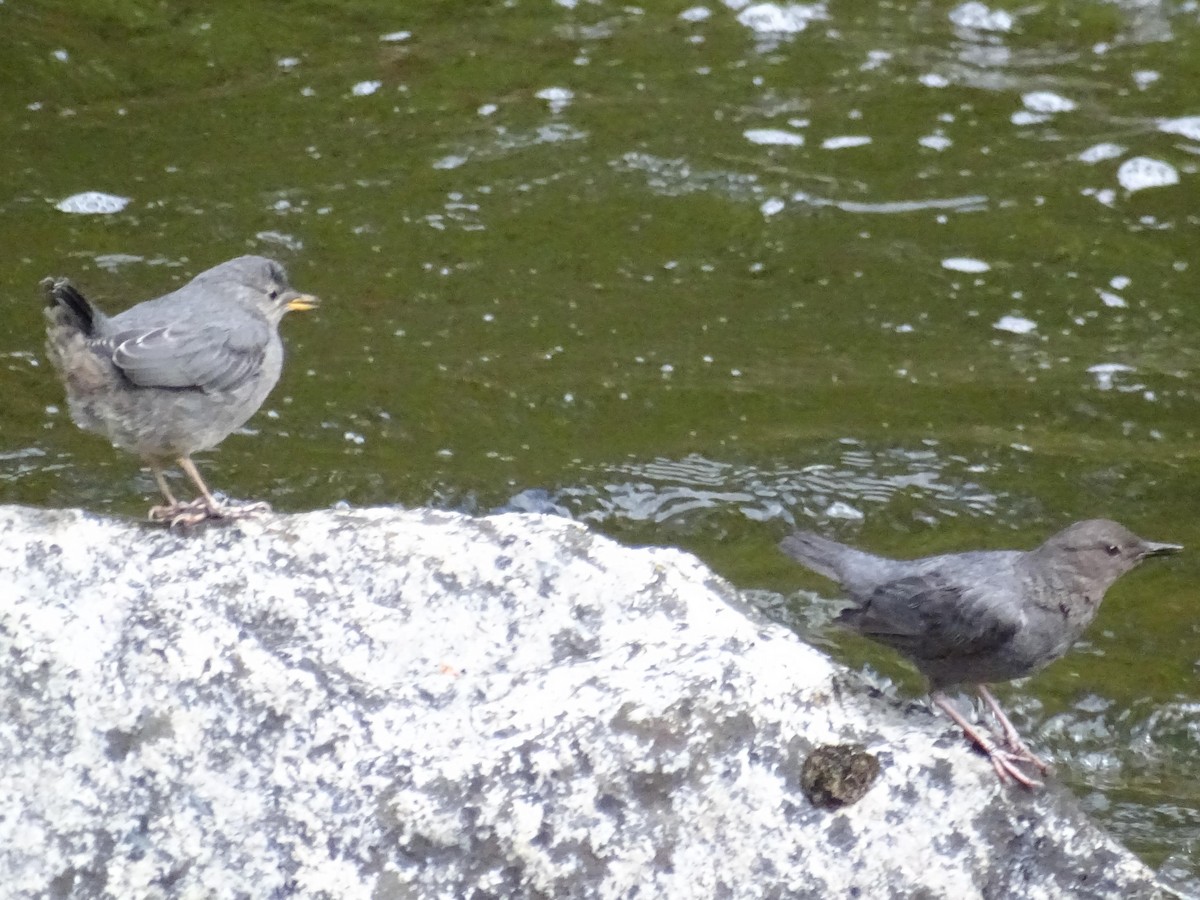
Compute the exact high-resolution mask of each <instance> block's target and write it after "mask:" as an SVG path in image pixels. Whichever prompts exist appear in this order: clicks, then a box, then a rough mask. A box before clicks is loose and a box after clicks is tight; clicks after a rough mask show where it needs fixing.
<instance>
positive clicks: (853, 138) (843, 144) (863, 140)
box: [821, 134, 871, 150]
mask: <svg viewBox="0 0 1200 900" xmlns="http://www.w3.org/2000/svg"><path fill="white" fill-rule="evenodd" d="M869 143H871V138H869V137H867V136H866V135H865V134H842V135H837V136H836V137H831V138H826V139H825V140H823V141H821V149H822V150H845V149H847V148H849V147H865V146H866V145H867V144H869Z"/></svg>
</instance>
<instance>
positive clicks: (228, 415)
mask: <svg viewBox="0 0 1200 900" xmlns="http://www.w3.org/2000/svg"><path fill="white" fill-rule="evenodd" d="M42 289H43V291H44V292H45V295H46V304H47V305H46V310H45V313H46V320H47V328H46V352H47V354H48V355H49V357H50V361H51V362H52V363H53V364H54V367H55V368H56V369H57V370H58V372H59V375H60V376H61V377H62V380H63V383H64V384H65V386H66V389H67V403H68V406H69V407H70V410H71V418H72V419H74V421H75V424H77V425H78V426H79V427H80V428H83V429H85V430H87V431H94V432H96V433H98V434H102V435H104V436H105V437H107V438H108V439H109V440H110V441H112V443H113V445H114V446H116V447H118V448H120V449H122V450H126V451H128V452H130V453H133V454H136V455H137V456H138V457H140V458H141V459H142V461H143V462H145V464H146V465H148V466H149V467H150V471H151V472H152V473H153V474H154V480H155V482H156V483H157V484H158V488H159V490H160V491H162V494H163V497H165V498H166V505H165V506H155V507H153V508H152V509H151V510H150V518H151V519H152V520H154V521H159V522H167V523H169V524H171V525H194V524H197V523H199V522H202V521H204V520H205V519H228V518H237V517H240V516H244V515H247V514H249V513H252V512H256V511H259V510H262V509H266V508H268V507H267V505H266V504H265V503H255V504H243V505H236V506H235V505H231V504H227V503H221V502H219V501H218V500H217V499H216V498H215V497H214V496H213V495H212V493H211V492H210V491H209V490H208V487H207V486H206V485H205V484H204V480H203V479H202V478H201V477H200V473H199V472H198V471H197V470H196V466H195V464H194V463H193V462H192V459H191V457H192V454H194V453H197V452H200V451H202V450H209V449H211V448H213V447H215V446H216V445H217V444H219V443H220V442H221V441H222V440H224V439H225V438H226V437H227V436H228V435H229V433H230V432H232V431H234V430H235V429H237V428H240V427H241V426H242V424H243V423H245V422H246V420H247V419H249V418H250V417H251V416H252V415H254V413H255V412H256V411H257V410H258V408H259V407H260V406H262V404H263V401H264V400H265V399H266V398H267V394H269V393H270V392H271V389H272V388H273V387H275V383H276V382H277V381H278V380H279V374H280V372H281V371H282V369H283V342H282V341H281V340H280V339H279V322H280V320H281V319H282V318H283V316H284V314H285V313H286V312H288V311H289V310H308V309H313V308H314V307H315V306H317V304H318V300H317V298H316V297H312V296H310V295H308V294H301V293H299V292H297V291H294V290H292V289H291V288H290V287H289V286H288V280H287V273H286V272H285V271H284V268H283V266H281V265H280V264H279V263H277V262H275V261H274V260H271V259H265V258H263V257H261V256H240V257H238V258H237V259H231V260H229V261H228V262H224V263H221V264H220V265H219V266H215V267H213V268H211V269H209V270H207V271H205V272H201V273H200V274H199V275H197V276H196V277H195V278H193V279H192V280H191V281H189V282H188V283H187V284H185V285H184V286H183V287H181V288H179V289H178V290H176V291H172V292H171V293H169V294H165V295H164V296H162V297H158V298H156V299H154V300H147V301H145V302H144V303H139V304H137V305H136V306H134V307H132V308H130V309H127V310H125V312H123V313H120V314H118V315H115V316H113V317H111V318H109V317H108V316H106V315H105V314H104V313H102V312H101V311H100V310H99V309H97V308H96V307H95V306H93V305H92V303H91V302H90V301H88V300H87V298H85V297H84V296H83V295H82V294H81V293H80V292H79V291H78V290H77V289H76V288H75V287H74V286H73V285H72V284H71V283H70V282H69V281H68V280H67V279H65V278H57V279H54V278H47V279H44V280H43V281H42ZM172 461H174V462H176V463H178V465H179V467H180V468H181V469H183V471H184V473H186V474H187V476H188V477H189V478H190V479H191V480H192V482H193V483H194V484H195V486H196V488H197V490H198V491H199V492H200V496H199V498H197V499H196V500H194V501H191V502H187V503H184V502H180V501H179V500H176V499H175V497H174V495H173V494H172V493H171V490H170V488H169V487H168V486H167V482H166V479H165V477H164V476H163V469H164V467H165V466H167V465H169V464H170V463H171V462H172Z"/></svg>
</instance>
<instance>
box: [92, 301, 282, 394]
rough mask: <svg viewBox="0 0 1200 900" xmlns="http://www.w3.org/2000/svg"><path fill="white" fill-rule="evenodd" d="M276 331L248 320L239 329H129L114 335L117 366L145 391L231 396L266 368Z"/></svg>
mask: <svg viewBox="0 0 1200 900" xmlns="http://www.w3.org/2000/svg"><path fill="white" fill-rule="evenodd" d="M270 337H271V331H270V328H269V326H268V325H267V323H266V322H263V321H259V320H257V319H250V318H245V319H244V320H243V321H240V322H238V323H237V327H236V328H235V327H231V326H230V325H229V324H222V323H215V324H207V325H191V324H187V323H172V324H170V325H165V326H160V327H151V328H138V329H128V330H122V331H119V332H117V333H116V334H113V335H110V336H109V337H108V338H107V339H106V340H105V341H104V343H105V345H106V346H107V347H108V348H110V350H111V353H112V361H113V363H114V364H115V365H116V366H117V367H118V368H119V369H121V371H122V372H124V373H125V375H126V377H127V378H129V380H130V381H132V382H133V383H134V384H136V385H140V386H142V387H164V388H198V389H200V390H206V391H224V390H232V389H233V388H236V387H238V386H239V385H241V384H244V383H245V382H246V381H247V380H249V379H250V378H251V377H252V376H253V375H254V374H255V372H257V371H258V369H259V367H260V366H261V365H262V362H263V357H264V355H265V353H266V348H267V344H268V342H269V340H270Z"/></svg>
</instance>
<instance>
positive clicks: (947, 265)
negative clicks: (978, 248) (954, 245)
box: [942, 256, 992, 275]
mask: <svg viewBox="0 0 1200 900" xmlns="http://www.w3.org/2000/svg"><path fill="white" fill-rule="evenodd" d="M942 268H943V269H949V270H950V271H951V272H967V273H970V274H973V275H977V274H979V273H981V272H988V271H991V268H992V267H991V266H990V265H988V264H987V263H985V262H984V261H983V260H982V259H975V258H974V257H970V256H949V257H947V258H946V259H943V260H942Z"/></svg>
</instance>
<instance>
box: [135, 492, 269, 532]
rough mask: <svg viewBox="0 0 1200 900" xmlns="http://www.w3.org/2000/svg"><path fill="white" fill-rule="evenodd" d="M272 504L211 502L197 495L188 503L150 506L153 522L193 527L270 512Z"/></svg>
mask: <svg viewBox="0 0 1200 900" xmlns="http://www.w3.org/2000/svg"><path fill="white" fill-rule="evenodd" d="M270 511H271V504H269V503H265V502H261V501H258V502H253V503H230V502H228V501H226V502H224V503H221V502H217V501H213V502H211V503H210V502H209V501H208V500H206V499H205V498H203V497H197V498H196V499H195V500H192V501H190V502H188V503H179V502H176V503H174V504H172V505H170V506H153V507H151V508H150V513H149V518H150V521H151V522H164V523H166V525H167V527H168V528H193V527H195V526H196V525H199V524H200V523H202V522H208V521H220V520H224V521H232V520H234V519H244V518H247V517H249V516H253V515H256V514H258V513H262V512H270Z"/></svg>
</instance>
